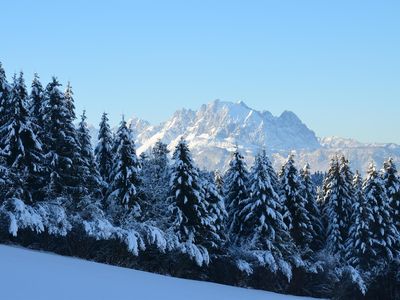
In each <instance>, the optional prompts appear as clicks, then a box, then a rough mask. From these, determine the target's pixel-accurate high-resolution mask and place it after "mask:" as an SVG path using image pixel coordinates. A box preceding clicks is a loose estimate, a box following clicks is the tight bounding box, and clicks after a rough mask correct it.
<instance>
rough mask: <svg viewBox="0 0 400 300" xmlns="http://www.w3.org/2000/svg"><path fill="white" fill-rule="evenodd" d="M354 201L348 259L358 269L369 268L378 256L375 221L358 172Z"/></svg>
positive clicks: (347, 250) (354, 181)
mask: <svg viewBox="0 0 400 300" xmlns="http://www.w3.org/2000/svg"><path fill="white" fill-rule="evenodd" d="M353 185H354V191H355V194H354V203H353V214H352V217H351V226H350V230H349V238H348V240H347V242H346V259H347V261H348V262H349V264H350V265H351V266H353V267H355V268H356V269H358V270H368V269H369V268H370V267H373V265H371V260H372V258H373V257H376V254H377V253H376V252H375V250H374V249H373V244H374V243H375V241H374V237H373V233H372V232H371V229H370V226H371V224H372V222H374V218H373V211H372V207H371V203H370V202H369V201H368V200H367V198H366V197H365V196H364V193H363V191H362V179H361V176H360V174H359V173H358V172H356V174H355V175H354V180H353Z"/></svg>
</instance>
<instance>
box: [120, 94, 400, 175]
mask: <svg viewBox="0 0 400 300" xmlns="http://www.w3.org/2000/svg"><path fill="white" fill-rule="evenodd" d="M128 124H129V126H131V128H132V130H133V133H134V135H135V140H136V144H137V147H138V153H141V152H145V151H148V150H150V149H151V147H152V146H153V145H154V144H155V143H156V142H157V140H161V141H163V142H164V143H167V144H168V145H169V149H170V150H171V151H172V150H173V149H174V147H175V145H176V144H177V142H178V140H179V139H180V138H181V137H184V138H185V139H186V140H187V141H188V144H189V147H190V149H191V151H192V154H193V157H194V159H195V161H196V162H197V164H198V165H199V166H200V167H202V168H207V169H221V170H224V169H226V168H227V166H228V163H229V160H230V154H231V152H232V151H233V150H234V149H235V147H236V146H238V147H239V149H241V151H242V152H243V154H244V155H245V157H246V159H247V160H248V162H249V163H250V164H251V163H252V160H253V158H254V155H255V154H256V153H257V152H258V151H260V150H261V149H266V150H267V152H269V153H270V155H271V158H272V161H273V163H274V165H275V167H277V168H279V167H280V166H281V164H282V163H283V161H284V160H285V158H286V156H287V155H288V154H289V152H291V151H294V152H295V153H296V160H297V163H298V164H299V165H302V164H305V163H306V162H309V163H310V164H311V167H312V169H313V170H314V171H317V170H318V171H325V170H326V169H327V168H328V165H329V158H330V157H331V156H332V155H334V154H336V153H343V154H345V155H346V156H347V157H348V158H349V159H350V161H351V163H352V166H353V168H354V169H359V170H360V171H364V170H365V169H366V167H367V165H368V163H369V162H370V161H371V160H373V161H375V162H376V163H377V164H378V166H380V165H381V164H382V163H383V160H384V159H386V158H387V157H389V156H392V157H393V158H394V159H395V160H396V161H400V146H398V145H395V144H363V143H360V142H358V141H356V140H353V139H345V138H339V137H325V138H317V137H316V135H315V133H314V132H313V131H312V130H311V129H309V128H308V127H307V126H306V125H305V124H304V123H303V122H302V121H301V120H300V119H299V118H298V117H297V116H296V115H295V114H294V113H293V112H290V111H285V112H283V113H282V114H281V115H280V116H273V115H272V114H271V113H270V112H268V111H257V110H254V109H252V108H250V107H248V106H247V105H246V104H245V103H243V102H237V103H233V102H224V101H219V100H215V101H213V102H211V103H209V104H204V105H202V106H201V107H200V108H199V109H198V110H197V111H193V110H189V109H182V110H178V111H176V112H175V113H174V115H173V116H172V117H171V118H170V119H169V120H167V121H166V122H164V123H161V124H159V125H157V126H154V125H152V124H150V123H149V122H147V121H144V120H141V119H138V118H131V119H130V120H129V121H128Z"/></svg>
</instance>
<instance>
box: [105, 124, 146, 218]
mask: <svg viewBox="0 0 400 300" xmlns="http://www.w3.org/2000/svg"><path fill="white" fill-rule="evenodd" d="M114 149H115V155H114V158H113V164H112V168H111V174H110V186H109V190H108V197H107V206H108V209H109V211H110V212H111V214H113V217H114V220H115V221H117V223H121V222H130V221H132V220H131V219H132V218H138V217H139V216H140V214H141V204H140V202H141V199H140V193H139V185H140V184H141V181H140V178H139V161H138V158H137V156H136V149H135V143H134V141H133V137H132V131H131V129H130V128H128V127H127V125H126V122H125V120H124V119H122V121H121V123H120V126H119V128H118V131H117V134H116V137H115V141H114ZM120 217H123V218H125V219H119V218H120Z"/></svg>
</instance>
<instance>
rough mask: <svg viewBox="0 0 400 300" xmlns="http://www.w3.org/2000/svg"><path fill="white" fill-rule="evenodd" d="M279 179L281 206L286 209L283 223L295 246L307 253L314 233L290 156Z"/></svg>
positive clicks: (300, 183)
mask: <svg viewBox="0 0 400 300" xmlns="http://www.w3.org/2000/svg"><path fill="white" fill-rule="evenodd" d="M279 178H280V183H281V188H282V197H283V205H285V206H286V208H287V215H285V216H283V218H284V221H285V223H286V226H287V227H288V229H289V231H290V235H291V236H292V238H293V240H294V242H295V243H296V245H297V246H298V247H299V248H300V249H301V250H302V251H308V250H309V249H310V243H311V241H312V239H313V236H315V232H314V228H313V226H312V224H311V220H310V216H309V213H308V211H307V209H306V205H307V199H306V198H305V197H304V193H303V189H304V187H303V185H302V181H301V180H300V177H299V174H298V171H297V168H296V167H295V165H294V156H293V155H292V154H290V155H289V156H288V158H287V160H286V162H285V164H284V165H283V166H282V169H281V172H280V173H279Z"/></svg>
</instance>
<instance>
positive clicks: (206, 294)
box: [0, 245, 310, 300]
mask: <svg viewBox="0 0 400 300" xmlns="http://www.w3.org/2000/svg"><path fill="white" fill-rule="evenodd" d="M0 297H1V299H9V300H19V299H21V300H36V299H37V300H53V299H57V300H63V299H66V300H72V299H73V300H79V299H83V300H90V299H96V300H101V299H112V300H119V299H121V300H129V299H140V300H146V299H162V300H187V299H190V300H200V299H201V300H213V299H218V300H224V299H229V300H235V299H238V300H239V299H240V300H246V299H251V300H261V299H263V300H266V299H268V300H281V299H289V300H294V299H303V300H306V299H310V298H305V297H295V296H286V295H280V294H275V293H271V292H265V291H258V290H250V289H242V288H236V287H231V286H225V285H220V284H214V283H207V282H201V281H193V280H185V279H178V278H172V277H167V276H161V275H156V274H152V273H147V272H141V271H136V270H131V269H125V268H119V267H114V266H109V265H105V264H99V263H94V262H89V261H85V260H81V259H75V258H69V257H63V256H58V255H54V254H50V253H43V252H37V251H32V250H27V249H21V248H16V247H10V246H5V245H0Z"/></svg>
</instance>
